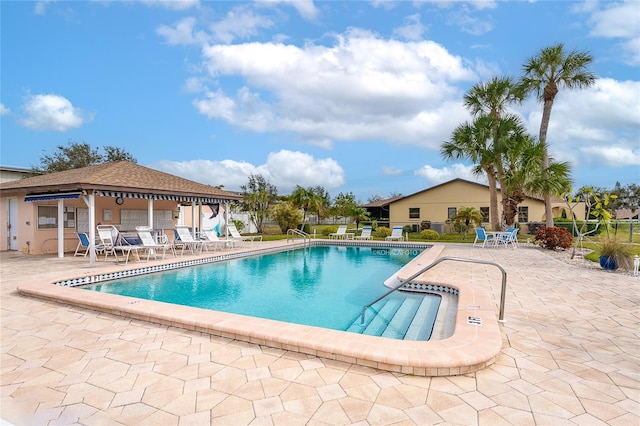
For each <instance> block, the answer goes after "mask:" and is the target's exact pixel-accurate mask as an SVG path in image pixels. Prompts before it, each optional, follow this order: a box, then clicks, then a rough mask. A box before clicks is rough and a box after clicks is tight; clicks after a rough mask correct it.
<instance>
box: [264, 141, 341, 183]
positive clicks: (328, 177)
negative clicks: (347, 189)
mask: <svg viewBox="0 0 640 426" xmlns="http://www.w3.org/2000/svg"><path fill="white" fill-rule="evenodd" d="M260 168H261V169H262V170H265V171H266V172H268V173H269V175H270V176H271V178H272V182H273V183H274V184H275V185H277V186H278V188H283V189H286V190H292V189H293V188H294V187H295V185H300V186H315V185H320V186H324V187H325V188H326V189H328V190H329V189H333V188H338V187H340V186H342V185H343V184H344V170H343V169H342V167H340V165H339V164H338V163H337V162H336V161H335V160H333V159H331V158H325V159H317V158H314V157H313V156H311V155H309V154H305V153H303V152H299V151H288V150H281V151H279V152H276V153H271V154H269V156H268V157H267V162H266V164H265V165H264V166H261V167H260Z"/></svg>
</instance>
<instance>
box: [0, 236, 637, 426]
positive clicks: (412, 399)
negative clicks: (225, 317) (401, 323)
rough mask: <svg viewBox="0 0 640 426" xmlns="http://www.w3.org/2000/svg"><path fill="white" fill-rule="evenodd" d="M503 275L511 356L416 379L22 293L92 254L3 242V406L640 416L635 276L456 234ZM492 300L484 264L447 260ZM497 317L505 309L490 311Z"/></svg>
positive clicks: (45, 414)
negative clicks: (30, 252) (462, 371)
mask: <svg viewBox="0 0 640 426" xmlns="http://www.w3.org/2000/svg"><path fill="white" fill-rule="evenodd" d="M443 254H444V255H448V256H459V257H468V258H476V259H485V260H493V261H496V262H499V263H500V264H501V265H503V266H504V268H505V269H506V270H507V273H508V291H507V294H506V319H507V322H506V323H505V324H503V325H501V327H502V333H503V342H504V343H503V351H502V353H501V354H500V356H499V358H498V360H497V362H496V363H494V364H493V365H491V366H489V367H487V368H485V369H483V370H481V371H478V372H476V373H473V374H466V375H461V376H453V377H433V378H430V377H417V376H409V375H404V374H400V373H390V372H383V371H379V370H374V369H371V368H367V367H363V366H356V365H351V364H348V363H343V362H339V361H333V360H327V359H322V358H315V357H312V356H308V355H303V354H299V353H295V352H289V351H285V350H281V349H273V348H268V347H262V346H257V345H252V344H249V343H244V342H238V341H234V340H229V339H225V338H221V337H215V336H210V335H206V334H202V333H197V332H192V331H186V330H183V329H178V328H172V327H168V326H163V325H158V324H151V323H147V322H143V321H138V320H132V319H128V318H124V317H119V316H114V315H110V314H105V313H100V312H96V311H92V310H88V309H84V308H78V307H73V306H68V305H62V304H59V303H57V302H51V301H45V300H40V299H35V298H29V297H24V296H21V295H19V294H18V293H17V292H16V290H15V289H16V287H17V286H18V285H19V284H20V283H23V282H25V281H26V280H29V279H31V278H33V277H35V276H37V277H42V276H43V275H47V274H51V275H59V273H60V271H65V272H68V273H69V275H70V276H71V275H73V274H74V273H78V272H80V271H84V272H86V271H87V268H93V269H99V268H101V267H104V265H103V264H97V265H94V266H89V264H88V261H87V260H86V259H83V258H71V257H66V258H64V259H58V258H56V257H53V256H26V255H23V254H22V253H16V252H2V253H0V273H1V275H0V279H1V290H2V293H1V297H2V298H1V309H2V316H1V318H2V330H1V335H0V337H1V358H0V369H1V370H0V371H1V380H0V384H1V388H2V400H1V405H0V413H1V414H0V417H1V418H2V419H3V420H4V421H5V422H9V423H11V424H15V425H35V424H38V425H49V424H50V425H62V424H86V425H95V424H106V425H109V424H114V425H118V424H125V425H133V424H136V425H137V424H142V425H189V424H194V425H201V424H208V423H211V424H222V425H227V424H228V425H241V424H267V425H271V424H273V425H276V424H280V425H289V424H292V425H295V424H313V425H316V424H317V425H321V424H331V425H333V424H361V425H368V424H376V425H387V424H416V425H426V424H464V425H474V424H480V425H500V424H504V425H511V424H518V425H563V424H568V425H571V424H580V425H598V424H611V425H637V424H640V401H639V398H640V343H639V342H640V339H639V334H640V320H639V319H640V311H639V309H638V306H639V303H640V291H639V289H640V278H635V277H632V276H629V275H623V274H612V273H606V272H603V271H600V270H594V269H586V268H580V267H577V266H574V265H569V264H566V263H564V262H561V261H559V260H557V259H556V258H554V257H552V256H549V255H548V254H546V253H544V252H543V251H540V250H538V249H533V248H527V247H521V248H519V249H517V250H512V249H487V248H485V249H482V248H473V247H471V245H460V244H448V245H447V247H446V249H445V252H444V253H443ZM442 271H443V272H442V273H443V274H451V275H453V274H455V275H456V277H460V279H469V280H472V281H473V282H474V283H475V284H477V285H478V286H483V287H484V288H487V289H489V290H490V291H491V293H492V295H493V297H494V299H495V300H499V296H500V295H499V292H500V275H499V273H498V272H497V270H496V269H494V268H491V267H488V266H485V265H470V264H469V265H467V264H462V265H461V264H448V265H445V264H443V265H442ZM496 315H497V306H496Z"/></svg>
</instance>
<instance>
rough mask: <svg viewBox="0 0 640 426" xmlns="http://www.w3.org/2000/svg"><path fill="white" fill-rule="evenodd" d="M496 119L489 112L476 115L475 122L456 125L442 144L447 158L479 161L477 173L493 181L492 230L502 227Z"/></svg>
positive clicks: (491, 191)
mask: <svg viewBox="0 0 640 426" xmlns="http://www.w3.org/2000/svg"><path fill="white" fill-rule="evenodd" d="M493 122H494V119H493V118H492V117H491V116H489V115H483V116H480V117H478V118H476V119H475V120H474V121H473V122H472V123H468V122H465V123H463V124H461V125H459V126H458V127H456V128H455V129H454V131H453V133H452V134H451V137H450V139H449V140H448V141H446V142H444V143H443V144H442V146H441V147H440V154H441V155H442V156H443V157H444V158H445V159H452V158H464V159H468V160H470V161H471V162H473V163H474V164H475V167H474V169H473V173H474V174H476V175H481V174H485V175H486V176H487V181H488V182H489V198H490V200H489V203H490V207H489V213H490V216H491V229H493V230H498V229H500V220H499V217H498V197H497V170H496V163H497V162H498V161H499V157H498V156H496V152H495V150H494V147H493V143H492V142H493V136H492V135H493V128H494V124H493Z"/></svg>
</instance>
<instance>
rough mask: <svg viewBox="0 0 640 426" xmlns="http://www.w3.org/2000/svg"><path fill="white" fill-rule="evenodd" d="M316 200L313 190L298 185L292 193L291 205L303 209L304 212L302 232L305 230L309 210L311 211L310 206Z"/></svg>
mask: <svg viewBox="0 0 640 426" xmlns="http://www.w3.org/2000/svg"><path fill="white" fill-rule="evenodd" d="M313 198H314V193H313V191H312V190H311V188H303V187H301V186H300V185H296V189H294V190H293V192H292V193H291V203H293V205H294V206H296V207H298V208H301V209H302V211H303V212H304V213H303V215H302V224H301V225H300V230H303V229H304V223H305V221H306V220H307V210H309V206H311V203H312V201H313Z"/></svg>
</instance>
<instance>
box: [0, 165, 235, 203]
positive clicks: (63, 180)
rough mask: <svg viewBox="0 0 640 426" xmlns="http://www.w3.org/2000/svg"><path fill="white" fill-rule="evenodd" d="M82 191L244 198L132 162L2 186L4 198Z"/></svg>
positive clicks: (8, 183) (34, 178)
mask: <svg viewBox="0 0 640 426" xmlns="http://www.w3.org/2000/svg"><path fill="white" fill-rule="evenodd" d="M24 190H27V192H28V193H37V192H60V191H78V190H102V191H124V192H132V193H141V194H145V193H146V194H160V195H181V196H191V197H215V198H220V199H228V200H240V199H242V196H241V195H239V194H237V193H233V192H229V191H224V190H222V189H219V188H215V187H213V186H210V185H204V184H201V183H198V182H194V181H191V180H188V179H184V178H181V177H178V176H174V175H171V174H169V173H164V172H161V171H158V170H154V169H151V168H148V167H144V166H141V165H139V164H135V163H131V162H128V161H118V162H115V163H104V164H99V165H96V166H89V167H83V168H80V169H72V170H66V171H63V172H57V173H50V174H45V175H40V176H33V177H30V178H26V179H22V180H17V181H11V182H6V183H2V184H0V191H2V192H3V195H9V194H12V193H20V192H24Z"/></svg>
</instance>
